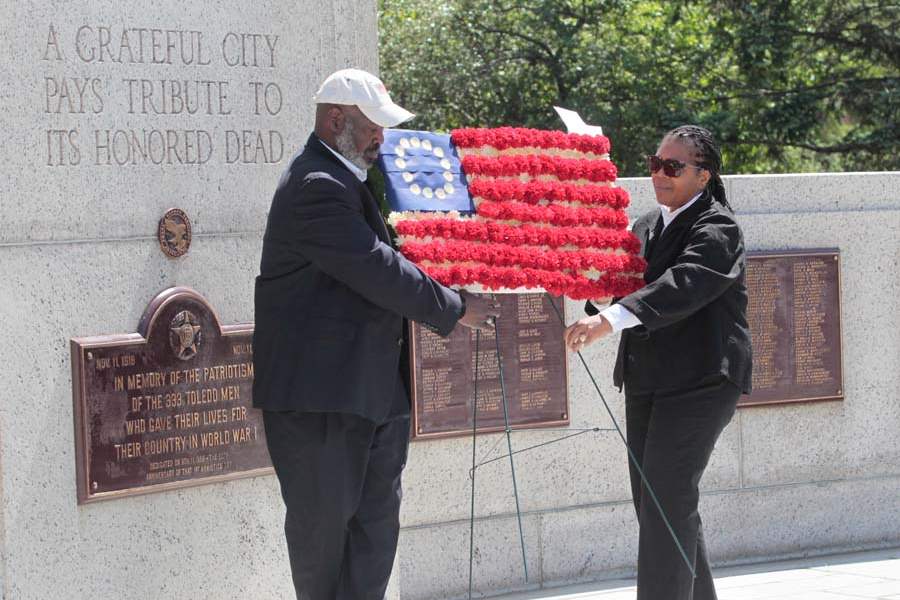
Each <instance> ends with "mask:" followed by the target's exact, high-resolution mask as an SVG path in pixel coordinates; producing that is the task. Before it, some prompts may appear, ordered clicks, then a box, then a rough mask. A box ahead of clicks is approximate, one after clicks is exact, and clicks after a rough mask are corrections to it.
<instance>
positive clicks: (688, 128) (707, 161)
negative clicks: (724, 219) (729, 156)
mask: <svg viewBox="0 0 900 600" xmlns="http://www.w3.org/2000/svg"><path fill="white" fill-rule="evenodd" d="M666 138H674V139H677V140H679V141H681V142H682V143H686V144H688V145H690V146H691V147H692V148H693V149H694V153H695V157H696V160H697V166H699V167H703V168H704V169H706V170H707V171H709V182H708V183H707V184H706V189H707V190H708V191H709V193H710V194H712V197H713V199H715V201H716V202H718V203H719V204H721V205H722V206H725V207H726V208H728V209H729V210H731V205H730V204H728V199H727V198H726V197H725V184H724V183H722V177H721V176H720V175H719V172H720V171H721V170H722V153H721V152H719V147H718V146H717V145H716V141H715V140H714V139H713V136H712V133H710V131H709V130H708V129H704V128H703V127H700V126H698V125H682V126H681V127H676V128H675V129H673V130H672V131H670V132H669V133H667V134H666V135H665V137H664V138H663V139H666Z"/></svg>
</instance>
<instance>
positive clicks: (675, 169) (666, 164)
mask: <svg viewBox="0 0 900 600" xmlns="http://www.w3.org/2000/svg"><path fill="white" fill-rule="evenodd" d="M685 167H694V168H695V169H699V170H703V167H700V166H698V165H692V164H690V163H683V162H681V161H680V160H675V159H674V158H669V159H666V160H663V159H661V158H660V157H658V156H656V155H655V154H650V155H648V156H647V168H648V169H650V172H651V173H656V172H657V171H659V170H660V169H662V170H663V174H664V175H665V176H666V177H681V174H682V173H684V168H685Z"/></svg>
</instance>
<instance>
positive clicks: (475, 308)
mask: <svg viewBox="0 0 900 600" xmlns="http://www.w3.org/2000/svg"><path fill="white" fill-rule="evenodd" d="M459 295H460V296H462V297H463V298H465V300H466V314H465V315H463V317H462V318H461V319H460V320H459V324H460V325H464V326H465V327H469V328H471V329H481V330H483V331H492V330H493V329H494V319H496V318H497V317H499V316H500V304H499V303H497V302H494V301H493V300H491V299H488V298H482V297H479V296H473V295H472V294H470V293H469V292H466V291H461V292H460V293H459Z"/></svg>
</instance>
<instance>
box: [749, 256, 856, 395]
mask: <svg viewBox="0 0 900 600" xmlns="http://www.w3.org/2000/svg"><path fill="white" fill-rule="evenodd" d="M747 291H748V293H749V296H750V303H749V306H748V320H749V322H750V335H751V339H752V341H753V392H752V393H751V394H750V395H749V396H743V397H742V399H741V401H740V402H739V403H738V405H739V406H752V405H760V404H781V403H790V402H811V401H818V400H843V398H844V385H843V368H842V353H841V344H842V342H841V262H840V254H839V252H838V251H837V250H836V249H824V250H790V251H777V252H751V253H750V254H749V260H748V261H747Z"/></svg>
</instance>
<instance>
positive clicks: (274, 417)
mask: <svg viewBox="0 0 900 600" xmlns="http://www.w3.org/2000/svg"><path fill="white" fill-rule="evenodd" d="M263 422H264V424H265V429H266V439H267V442H268V447H269V455H270V456H271V458H272V464H273V466H274V467H275V472H276V474H277V475H278V481H279V482H280V484H281V494H282V497H283V498H284V503H285V505H286V507H287V516H286V518H285V523H284V531H285V535H286V537H287V545H288V554H289V556H290V562H291V573H292V575H293V578H294V587H295V589H296V592H297V598H298V600H368V599H372V600H381V599H382V598H383V597H384V592H385V589H386V588H387V583H388V579H389V578H390V574H391V568H392V567H393V562H394V555H395V553H396V550H397V536H398V533H399V531H400V518H399V513H400V496H401V490H400V475H401V473H402V471H403V467H404V466H405V464H406V456H407V449H408V445H409V417H408V416H398V417H395V418H392V419H389V420H387V421H385V422H384V423H381V424H377V423H375V422H373V421H369V420H367V419H364V418H362V417H359V416H356V415H352V414H345V413H305V412H270V411H265V412H264V413H263Z"/></svg>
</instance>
